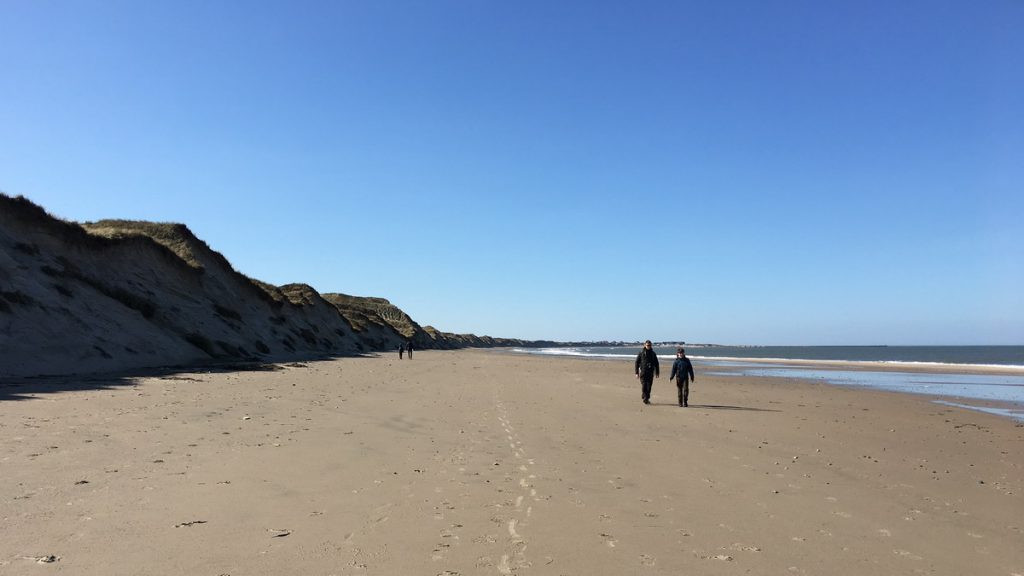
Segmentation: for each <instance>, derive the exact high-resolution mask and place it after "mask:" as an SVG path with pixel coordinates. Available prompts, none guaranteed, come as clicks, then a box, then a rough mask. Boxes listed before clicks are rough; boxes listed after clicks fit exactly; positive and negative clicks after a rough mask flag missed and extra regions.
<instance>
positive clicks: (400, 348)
mask: <svg viewBox="0 0 1024 576" xmlns="http://www.w3.org/2000/svg"><path fill="white" fill-rule="evenodd" d="M402 354H405V344H399V345H398V359H399V360H401V359H402Z"/></svg>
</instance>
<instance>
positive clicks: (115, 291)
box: [0, 194, 519, 377]
mask: <svg viewBox="0 0 1024 576" xmlns="http://www.w3.org/2000/svg"><path fill="white" fill-rule="evenodd" d="M410 340H411V341H413V342H414V343H415V344H416V345H417V346H418V347H419V348H455V347H462V346H487V345H495V342H496V341H495V340H493V339H486V338H484V339H482V338H478V337H475V336H472V335H470V336H456V335H450V334H446V333H443V332H439V331H437V330H434V329H432V328H431V329H430V330H429V331H428V330H425V329H424V328H423V327H421V326H420V325H419V324H417V323H416V322H415V321H413V320H412V318H410V317H409V316H408V315H407V314H405V313H404V312H402V310H401V309H399V308H398V307H396V306H394V305H393V304H391V303H390V302H388V301H387V300H385V299H383V298H365V297H358V296H348V295H344V294H327V295H321V294H320V293H319V292H317V291H316V290H315V289H314V288H313V287H311V286H309V285H306V284H288V285H285V286H280V287H278V286H273V285H271V284H268V283H265V282H261V281H259V280H254V279H252V278H249V277H247V276H245V275H243V274H241V273H240V272H238V271H236V270H235V269H234V268H233V267H232V266H231V264H230V262H228V260H227V258H225V257H224V256H223V255H221V254H220V253H218V252H216V251H215V250H213V249H211V248H210V247H209V246H208V245H207V244H206V243H205V242H203V241H202V240H200V239H199V238H197V237H196V236H195V235H194V234H193V233H192V232H191V231H190V230H189V229H188V227H187V226H185V225H183V224H168V223H154V222H142V221H130V220H101V221H99V222H93V223H85V224H78V223H74V222H67V221H64V220H60V219H58V218H55V217H53V216H51V215H50V214H48V213H47V212H46V211H45V210H44V209H43V208H41V207H39V206H37V205H35V204H33V203H32V202H31V201H29V200H27V199H25V198H23V197H16V198H15V197H10V196H6V195H2V194H0V377H19V376H34V375H61V374H75V373H92V372H108V371H118V370H125V369H129V368H142V367H159V366H176V365H188V364H197V363H205V362H214V361H272V360H283V359H293V358H299V357H309V356H311V355H352V354H359V353H364V352H371V351H377V350H393V349H395V348H397V347H398V345H399V344H400V343H402V342H405V341H410ZM505 343H507V344H510V345H511V344H517V343H519V342H518V341H511V340H509V341H505Z"/></svg>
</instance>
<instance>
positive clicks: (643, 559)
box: [640, 554, 657, 566]
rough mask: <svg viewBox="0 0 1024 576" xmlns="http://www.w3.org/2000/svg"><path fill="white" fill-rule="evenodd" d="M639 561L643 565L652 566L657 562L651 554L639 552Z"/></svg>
mask: <svg viewBox="0 0 1024 576" xmlns="http://www.w3.org/2000/svg"><path fill="white" fill-rule="evenodd" d="M640 563H641V564H643V565H644V566H654V565H655V564H656V563H657V560H655V559H654V557H653V556H648V555H647V554H641V555H640Z"/></svg>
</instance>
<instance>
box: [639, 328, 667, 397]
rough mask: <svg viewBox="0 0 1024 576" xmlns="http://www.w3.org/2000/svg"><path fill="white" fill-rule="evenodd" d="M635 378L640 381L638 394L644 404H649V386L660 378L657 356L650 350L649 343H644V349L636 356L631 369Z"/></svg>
mask: <svg viewBox="0 0 1024 576" xmlns="http://www.w3.org/2000/svg"><path fill="white" fill-rule="evenodd" d="M633 371H634V372H635V373H636V377H637V378H639V379H640V394H641V396H642V397H643V399H644V404H650V403H651V385H653V384H654V379H655V378H657V377H658V376H661V368H660V367H659V366H658V355H657V354H655V353H654V349H653V348H651V341H650V340H647V341H646V342H644V347H643V348H642V349H641V350H640V353H639V354H637V355H636V365H635V366H634V367H633Z"/></svg>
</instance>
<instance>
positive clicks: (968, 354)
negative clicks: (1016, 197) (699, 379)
mask: <svg viewBox="0 0 1024 576" xmlns="http://www.w3.org/2000/svg"><path fill="white" fill-rule="evenodd" d="M639 350H640V348H639V347H638V346H615V347H593V348H539V349H529V348H519V349H516V351H517V352H522V353H527V354H540V355H553V356H576V357H590V358H612V359H615V358H617V359H621V360H623V361H632V360H633V359H634V358H635V357H636V354H637V352H639ZM655 351H656V352H657V354H658V358H659V359H661V360H662V363H663V364H667V363H669V362H671V361H672V360H673V359H674V358H675V346H671V347H656V348H655ZM686 354H687V356H688V357H689V358H690V359H691V360H692V361H693V363H694V368H695V369H696V370H697V371H698V372H704V373H706V374H714V375H719V376H758V377H767V378H800V379H807V380H814V381H818V382H825V383H828V384H835V385H838V386H849V387H862V388H875V389H880V390H890V391H894V392H902V393H908V394H927V395H931V396H937V397H944V398H947V400H943V401H940V403H943V404H947V405H951V406H959V407H963V408H970V409H973V410H979V411H983V412H988V413H992V414H999V415H1001V416H1006V417H1009V418H1014V419H1017V420H1024V346H759V347H744V346H713V347H700V346H687V347H686ZM794 361H797V362H794ZM830 362H833V363H834V362H843V363H844V364H846V363H849V364H846V365H844V366H835V365H830V364H829V363H830ZM669 365H670V364H669ZM908 367H919V368H927V369H929V372H920V371H910V370H908ZM992 368H1000V369H1001V370H1000V372H1005V373H999V374H992V373H985V372H986V371H987V370H991V369H992ZM630 370H631V368H630ZM972 371H974V373H972ZM982 403H984V404H982ZM993 404H995V405H993Z"/></svg>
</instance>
